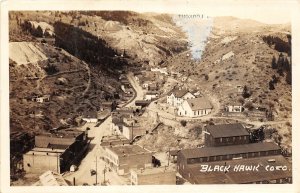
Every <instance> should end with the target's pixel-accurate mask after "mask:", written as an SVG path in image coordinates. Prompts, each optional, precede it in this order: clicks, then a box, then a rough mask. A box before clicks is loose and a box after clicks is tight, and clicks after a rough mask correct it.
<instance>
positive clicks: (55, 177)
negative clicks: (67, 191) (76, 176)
mask: <svg viewBox="0 0 300 193" xmlns="http://www.w3.org/2000/svg"><path fill="white" fill-rule="evenodd" d="M33 186H69V184H68V183H67V181H66V180H65V179H64V178H63V177H62V175H61V174H59V173H56V172H53V171H50V170H48V171H46V172H45V173H43V174H42V175H40V176H39V181H37V182H36V183H34V184H33Z"/></svg>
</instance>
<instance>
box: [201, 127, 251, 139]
mask: <svg viewBox="0 0 300 193" xmlns="http://www.w3.org/2000/svg"><path fill="white" fill-rule="evenodd" d="M206 129H207V132H209V133H210V134H211V135H212V136H213V137H215V138H219V137H233V136H244V135H249V133H248V131H247V130H246V129H245V128H244V127H243V125H242V124H240V123H234V124H221V125H207V126H206Z"/></svg>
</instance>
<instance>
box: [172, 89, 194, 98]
mask: <svg viewBox="0 0 300 193" xmlns="http://www.w3.org/2000/svg"><path fill="white" fill-rule="evenodd" d="M188 92H189V91H188V90H187V89H178V88H174V89H173V90H171V91H170V92H169V94H168V95H171V94H172V93H173V94H174V95H175V96H176V97H177V98H181V97H183V96H184V95H185V94H186V93H188Z"/></svg>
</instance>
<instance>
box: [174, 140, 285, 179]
mask: <svg viewBox="0 0 300 193" xmlns="http://www.w3.org/2000/svg"><path fill="white" fill-rule="evenodd" d="M280 154H281V149H280V147H279V146H278V145H277V144H275V143H273V142H262V143H249V144H242V145H230V146H219V147H203V148H194V149H183V150H181V151H179V153H178V156H177V169H178V171H179V173H180V174H181V175H183V176H186V174H187V173H186V169H187V168H189V166H191V165H193V164H202V163H207V162H214V161H223V163H224V161H226V162H227V161H228V160H233V159H246V158H255V157H263V156H273V155H280Z"/></svg>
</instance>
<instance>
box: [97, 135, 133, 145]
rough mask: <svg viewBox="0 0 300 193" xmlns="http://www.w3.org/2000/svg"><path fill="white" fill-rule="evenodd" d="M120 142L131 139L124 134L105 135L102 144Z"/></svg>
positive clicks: (127, 142) (127, 141)
mask: <svg viewBox="0 0 300 193" xmlns="http://www.w3.org/2000/svg"><path fill="white" fill-rule="evenodd" d="M118 142H121V143H122V144H129V143H130V141H129V140H128V139H127V138H126V137H124V136H123V135H109V136H103V137H102V139H101V145H115V144H116V143H118Z"/></svg>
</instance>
